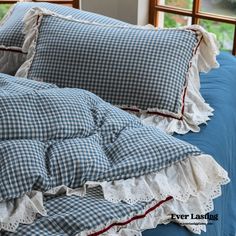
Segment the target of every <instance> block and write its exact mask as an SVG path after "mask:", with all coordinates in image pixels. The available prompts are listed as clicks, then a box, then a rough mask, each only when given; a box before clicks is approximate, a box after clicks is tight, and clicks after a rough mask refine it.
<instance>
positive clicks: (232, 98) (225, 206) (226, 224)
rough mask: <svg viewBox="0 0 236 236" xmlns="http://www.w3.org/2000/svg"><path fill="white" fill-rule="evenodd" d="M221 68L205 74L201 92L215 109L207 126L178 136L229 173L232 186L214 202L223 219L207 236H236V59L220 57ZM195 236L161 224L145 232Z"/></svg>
mask: <svg viewBox="0 0 236 236" xmlns="http://www.w3.org/2000/svg"><path fill="white" fill-rule="evenodd" d="M218 61H219V63H220V68H219V69H214V70H212V71H211V72H209V73H207V74H201V93H202V95H203V97H204V98H205V100H206V101H207V102H208V103H209V104H210V105H211V106H212V107H213V108H214V109H215V112H214V116H213V117H212V119H211V121H209V122H208V124H207V125H201V131H200V133H189V134H187V135H176V137H177V138H179V139H181V140H184V141H187V142H189V143H192V144H193V145H196V146H197V147H199V148H200V149H201V150H202V151H204V152H206V153H208V154H210V155H212V156H213V157H214V158H215V160H216V161H217V162H218V163H219V164H220V165H221V166H222V167H224V169H225V170H227V171H228V173H229V177H230V179H231V183H230V184H229V185H227V186H224V187H223V188H222V189H223V190H222V192H223V195H222V197H221V198H218V199H216V200H215V201H214V203H215V210H214V212H213V213H212V214H218V215H219V220H218V221H215V222H212V223H213V224H210V225H208V226H207V232H206V233H204V232H203V233H202V234H201V235H204V236H205V235H206V236H212V235H214V236H235V235H236V207H235V201H236V57H233V56H232V55H230V54H229V53H221V54H220V55H219V56H218ZM157 235H168V236H190V235H191V236H193V235H194V234H192V233H190V232H189V231H187V230H186V229H185V228H184V227H180V226H179V225H177V224H174V223H171V224H168V225H158V226H157V228H156V229H153V230H147V231H145V232H143V236H157Z"/></svg>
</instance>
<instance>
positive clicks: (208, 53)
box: [16, 7, 219, 134]
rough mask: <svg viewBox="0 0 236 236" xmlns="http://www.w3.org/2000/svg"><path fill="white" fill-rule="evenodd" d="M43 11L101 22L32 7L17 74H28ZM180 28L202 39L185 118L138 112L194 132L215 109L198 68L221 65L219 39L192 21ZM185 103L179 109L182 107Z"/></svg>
mask: <svg viewBox="0 0 236 236" xmlns="http://www.w3.org/2000/svg"><path fill="white" fill-rule="evenodd" d="M43 15H54V16H59V17H61V18H63V19H68V20H73V21H77V22H86V23H90V24H97V25H101V24H99V23H95V22H88V21H82V20H76V19H73V18H72V17H70V16H61V15H59V14H56V13H53V12H51V11H49V10H47V9H44V8H38V7H37V8H33V9H31V10H29V11H28V13H27V14H26V15H25V17H24V20H23V21H24V23H25V27H24V30H23V32H24V33H25V34H26V38H25V42H24V45H23V47H22V50H23V51H24V52H28V56H27V60H26V61H25V63H24V64H23V65H22V66H21V67H20V68H19V70H18V71H17V73H16V76H19V77H27V75H28V72H29V69H30V66H31V64H32V61H33V58H34V56H35V53H36V42H37V38H38V34H39V32H38V29H39V25H40V23H41V20H42V16H43ZM37 16H39V17H37ZM110 26H111V25H107V27H110ZM116 27H122V28H127V27H130V26H116ZM134 27H135V26H134ZM141 28H143V29H146V30H153V27H151V26H150V25H147V26H146V27H141ZM179 30H193V31H195V32H196V33H197V38H198V41H199V42H200V45H199V47H198V48H197V51H196V52H195V49H196V48H195V49H194V52H193V57H192V59H191V61H190V62H189V65H190V67H189V70H188V73H187V91H186V96H185V103H184V107H185V108H184V114H183V119H182V120H179V119H176V118H179V117H180V111H179V112H178V114H175V113H171V112H169V111H166V110H159V109H149V110H150V111H157V112H160V113H162V114H164V115H165V114H166V115H171V116H173V117H176V118H171V117H164V116H161V115H150V114H147V113H146V111H140V112H139V114H138V115H139V116H140V118H141V120H142V122H143V123H144V124H147V125H152V126H158V127H160V128H161V129H163V130H165V131H166V132H168V133H174V132H176V133H180V134H185V133H187V132H189V131H190V130H191V131H193V132H199V130H200V128H199V125H200V124H202V123H206V122H207V121H208V120H209V119H210V118H209V117H210V116H212V115H213V113H212V112H213V109H212V108H211V107H210V106H209V104H207V103H206V102H205V100H204V99H203V97H202V96H201V94H200V92H199V88H200V78H199V72H208V71H209V70H210V69H212V68H217V67H219V64H218V62H217V61H216V55H218V54H219V50H218V47H217V42H216V38H215V36H214V34H212V33H208V32H207V31H206V30H205V29H203V28H202V27H201V26H199V25H192V26H187V27H181V28H179ZM182 96H183V94H182ZM181 99H182V98H181ZM182 106H183V104H182ZM182 106H181V108H180V109H182ZM119 107H121V108H135V109H136V107H127V106H119Z"/></svg>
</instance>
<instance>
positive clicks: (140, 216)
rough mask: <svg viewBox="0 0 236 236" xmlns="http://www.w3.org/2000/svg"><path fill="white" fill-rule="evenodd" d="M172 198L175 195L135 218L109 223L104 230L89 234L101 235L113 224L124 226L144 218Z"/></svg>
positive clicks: (90, 235) (93, 235) (92, 235)
mask: <svg viewBox="0 0 236 236" xmlns="http://www.w3.org/2000/svg"><path fill="white" fill-rule="evenodd" d="M171 199H173V197H172V196H169V197H167V198H166V199H165V200H162V201H160V202H158V203H157V204H156V205H155V206H153V207H151V208H149V209H148V210H147V211H146V212H145V213H144V214H142V215H136V216H134V217H133V218H131V219H129V220H127V221H123V222H116V223H113V224H111V225H109V226H108V227H106V228H104V229H102V230H100V231H98V232H96V233H92V234H89V236H98V235H100V234H103V233H105V232H106V231H108V230H109V229H111V228H112V227H113V226H124V225H127V224H129V223H131V222H132V221H134V220H139V219H142V218H144V217H146V216H147V214H148V213H150V212H152V211H154V210H156V209H157V208H158V207H159V206H161V205H162V204H163V203H165V202H167V201H170V200H171Z"/></svg>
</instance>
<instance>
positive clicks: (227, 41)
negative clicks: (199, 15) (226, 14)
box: [200, 20, 234, 51]
mask: <svg viewBox="0 0 236 236" xmlns="http://www.w3.org/2000/svg"><path fill="white" fill-rule="evenodd" d="M200 25H202V26H203V27H204V28H205V29H206V30H208V31H209V32H212V33H214V34H215V35H216V38H217V40H218V42H219V46H220V49H221V50H224V51H231V50H232V48H233V37H234V25H231V24H226V23H220V22H215V21H210V20H200Z"/></svg>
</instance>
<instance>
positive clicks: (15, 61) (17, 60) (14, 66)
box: [0, 46, 27, 75]
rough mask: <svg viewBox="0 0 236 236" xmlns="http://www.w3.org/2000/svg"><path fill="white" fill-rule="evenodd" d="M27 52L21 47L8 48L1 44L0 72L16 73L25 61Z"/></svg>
mask: <svg viewBox="0 0 236 236" xmlns="http://www.w3.org/2000/svg"><path fill="white" fill-rule="evenodd" d="M26 56H27V55H26V54H24V53H22V52H21V49H19V48H17V51H14V48H13V47H11V48H7V47H4V46H0V73H5V74H9V75H15V73H16V72H17V70H18V69H19V67H20V66H21V65H22V64H23V63H24V62H25V60H26Z"/></svg>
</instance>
